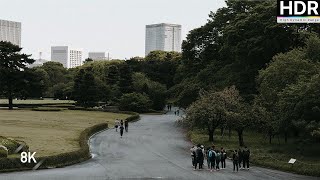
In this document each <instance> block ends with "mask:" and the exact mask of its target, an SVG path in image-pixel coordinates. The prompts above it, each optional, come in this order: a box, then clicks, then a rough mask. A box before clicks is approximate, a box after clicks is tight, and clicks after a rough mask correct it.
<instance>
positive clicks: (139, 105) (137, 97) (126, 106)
mask: <svg viewBox="0 0 320 180" xmlns="http://www.w3.org/2000/svg"><path fill="white" fill-rule="evenodd" d="M150 107H151V101H150V99H149V97H148V96H146V95H143V94H140V93H130V94H124V95H123V96H122V97H121V98H120V103H119V109H120V110H122V111H134V112H139V113H140V112H148V111H149V109H150Z"/></svg>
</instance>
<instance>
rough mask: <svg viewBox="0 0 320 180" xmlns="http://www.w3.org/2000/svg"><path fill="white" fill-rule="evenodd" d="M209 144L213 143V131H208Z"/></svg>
mask: <svg viewBox="0 0 320 180" xmlns="http://www.w3.org/2000/svg"><path fill="white" fill-rule="evenodd" d="M208 133H209V142H213V134H214V131H213V130H209V132H208Z"/></svg>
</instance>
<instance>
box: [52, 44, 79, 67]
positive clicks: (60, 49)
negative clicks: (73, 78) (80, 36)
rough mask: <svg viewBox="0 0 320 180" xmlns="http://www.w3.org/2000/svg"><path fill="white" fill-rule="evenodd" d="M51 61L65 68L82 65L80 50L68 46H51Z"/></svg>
mask: <svg viewBox="0 0 320 180" xmlns="http://www.w3.org/2000/svg"><path fill="white" fill-rule="evenodd" d="M51 61H54V62H59V63H61V64H63V67H65V68H75V67H78V66H81V65H82V51H80V50H72V49H69V47H68V46H53V47H51Z"/></svg>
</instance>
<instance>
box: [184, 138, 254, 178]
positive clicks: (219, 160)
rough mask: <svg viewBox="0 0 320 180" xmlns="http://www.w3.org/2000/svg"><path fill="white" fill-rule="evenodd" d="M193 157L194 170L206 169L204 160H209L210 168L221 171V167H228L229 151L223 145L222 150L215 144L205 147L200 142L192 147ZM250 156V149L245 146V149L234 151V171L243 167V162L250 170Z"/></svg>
mask: <svg viewBox="0 0 320 180" xmlns="http://www.w3.org/2000/svg"><path fill="white" fill-rule="evenodd" d="M190 151H191V158H192V165H193V167H194V170H197V168H198V169H200V170H201V169H204V168H203V166H204V160H205V159H206V160H207V166H208V170H210V171H211V172H212V171H220V169H225V168H226V159H227V152H226V150H225V149H224V148H223V147H222V148H221V149H220V150H217V149H216V148H215V146H212V147H209V148H205V147H204V146H203V145H200V144H198V145H197V146H192V147H191V149H190ZM249 158H250V150H249V149H248V148H247V147H245V149H243V150H242V149H239V151H238V150H235V151H233V154H232V160H233V171H234V172H235V171H237V172H238V170H239V167H240V169H242V168H241V163H243V168H244V167H247V169H248V170H249Z"/></svg>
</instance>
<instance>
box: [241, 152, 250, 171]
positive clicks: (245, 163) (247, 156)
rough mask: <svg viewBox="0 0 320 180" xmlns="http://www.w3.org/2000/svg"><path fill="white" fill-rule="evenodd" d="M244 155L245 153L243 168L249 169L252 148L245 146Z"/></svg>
mask: <svg viewBox="0 0 320 180" xmlns="http://www.w3.org/2000/svg"><path fill="white" fill-rule="evenodd" d="M242 155H243V169H245V168H247V170H249V166H250V164H249V160H250V150H249V149H248V147H247V146H245V148H244V150H243V153H242Z"/></svg>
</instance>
